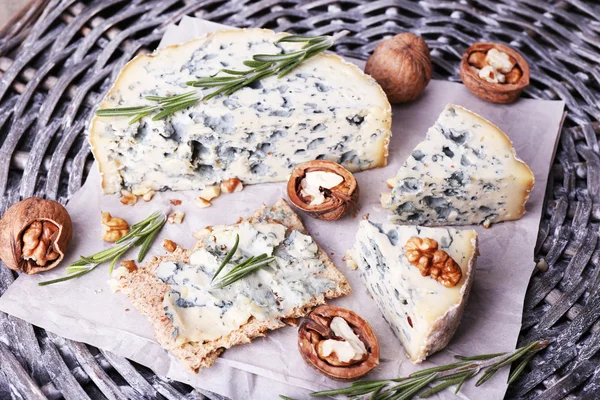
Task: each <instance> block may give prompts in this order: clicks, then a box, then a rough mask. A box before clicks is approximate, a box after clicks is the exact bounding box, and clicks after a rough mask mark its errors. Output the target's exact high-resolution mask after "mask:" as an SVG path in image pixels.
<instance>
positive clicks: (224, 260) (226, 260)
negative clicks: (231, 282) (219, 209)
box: [210, 233, 240, 282]
mask: <svg viewBox="0 0 600 400" xmlns="http://www.w3.org/2000/svg"><path fill="white" fill-rule="evenodd" d="M239 244H240V235H239V234H237V233H236V234H235V243H234V244H233V247H232V248H231V250H229V252H228V253H227V255H226V256H225V258H224V259H223V262H222V263H221V265H219V268H217V271H216V272H215V274H214V275H213V277H212V279H211V280H210V281H211V282H212V281H214V280H215V278H216V277H217V275H219V273H220V272H221V270H222V269H223V268H225V265H227V263H228V262H229V260H231V257H233V255H234V254H235V252H236V251H237V248H238V245H239Z"/></svg>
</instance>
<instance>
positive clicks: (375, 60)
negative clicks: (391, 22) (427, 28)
mask: <svg viewBox="0 0 600 400" xmlns="http://www.w3.org/2000/svg"><path fill="white" fill-rule="evenodd" d="M365 73H367V74H369V75H371V76H372V77H373V78H375V80H376V81H377V83H379V85H380V86H381V88H382V89H383V91H384V92H385V94H386V95H387V97H388V100H389V101H390V103H405V102H408V101H412V100H414V99H416V98H417V97H419V95H420V94H421V93H422V92H423V90H425V88H426V87H427V85H428V84H429V81H431V75H432V67H431V55H430V54H429V48H428V47H427V43H425V41H424V40H423V39H422V38H421V37H419V36H417V35H415V34H412V33H410V32H404V33H400V34H398V35H396V36H394V37H392V38H391V39H386V40H384V41H382V42H381V43H379V44H378V45H377V47H376V48H375V51H374V52H373V54H372V55H371V57H369V59H368V60H367V64H366V66H365Z"/></svg>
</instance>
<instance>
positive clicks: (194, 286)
mask: <svg viewBox="0 0 600 400" xmlns="http://www.w3.org/2000/svg"><path fill="white" fill-rule="evenodd" d="M236 235H239V245H238V247H237V250H236V251H235V253H234V254H233V255H232V257H231V259H230V260H229V262H227V263H226V264H225V267H224V268H223V270H222V272H221V273H220V274H219V276H220V277H221V276H222V275H224V274H226V273H227V272H229V271H231V269H232V268H233V267H234V266H235V265H238V264H240V263H242V262H244V261H245V260H247V259H248V258H249V257H252V256H259V255H261V254H267V255H268V256H273V257H274V260H273V261H272V262H270V263H269V264H268V265H265V266H263V267H261V268H260V269H259V270H257V271H255V272H253V273H252V274H250V275H247V276H246V277H244V278H242V279H239V280H237V281H235V282H233V283H232V284H230V285H227V286H224V287H220V286H219V285H215V284H214V283H212V282H211V281H212V278H213V277H214V276H215V273H216V271H217V270H218V269H219V266H220V265H221V264H222V263H223V262H224V260H225V258H226V255H227V254H228V253H229V252H230V251H231V249H232V248H233V247H234V243H235V239H236ZM197 236H199V237H200V240H199V242H198V244H197V245H196V246H195V247H194V248H192V249H190V250H183V249H181V248H178V249H177V250H176V251H175V252H174V253H173V254H171V255H169V256H166V257H159V258H156V259H155V260H153V261H152V262H150V263H148V264H147V265H145V266H143V267H141V268H138V269H136V270H134V271H129V270H127V269H125V268H124V267H120V268H118V269H116V270H115V272H114V273H113V278H114V279H113V280H112V281H111V286H113V289H115V290H117V291H121V292H122V293H124V294H125V295H126V296H127V298H128V299H129V300H130V301H131V302H132V304H133V305H134V306H135V307H136V308H137V309H138V310H139V311H140V312H141V313H142V314H143V315H145V316H147V317H148V319H149V320H150V322H151V323H152V325H153V327H154V331H155V336H156V339H157V341H158V342H159V343H160V344H161V345H162V346H163V347H164V348H165V349H167V350H169V351H170V352H171V353H172V354H173V355H175V356H176V357H178V358H179V359H181V360H182V362H183V363H184V364H185V365H186V366H187V367H188V368H189V369H191V370H193V371H197V370H198V369H199V368H203V367H210V366H211V365H213V364H214V362H215V361H216V359H217V357H218V356H219V355H220V354H221V353H222V352H223V351H224V350H225V349H228V348H230V347H232V346H235V345H238V344H242V343H249V342H250V341H251V340H252V339H254V338H256V337H259V336H265V335H266V333H267V331H269V330H273V329H278V328H281V327H283V326H285V322H284V321H286V320H287V319H293V318H299V317H303V316H304V315H306V314H307V313H308V312H309V311H310V310H311V309H312V308H313V307H314V306H316V305H319V304H323V303H324V302H325V299H330V298H335V297H339V296H343V295H345V294H348V293H349V292H350V285H349V284H348V281H347V280H346V279H345V278H344V276H343V275H342V273H341V272H340V271H338V270H337V269H336V267H335V265H334V264H333V262H332V261H331V259H329V257H328V256H327V253H325V252H324V251H323V250H322V249H321V248H320V247H319V246H318V245H317V243H316V242H315V241H314V240H313V238H312V237H311V236H310V235H309V234H308V233H307V232H306V230H305V229H304V226H303V225H302V222H301V221H300V218H299V217H298V216H297V215H296V214H295V213H294V212H293V211H292V210H291V208H290V207H289V206H288V204H287V203H286V202H285V201H284V200H281V201H279V202H278V203H276V204H275V205H273V206H272V207H263V208H261V209H260V210H258V211H257V212H256V213H255V214H254V216H253V217H251V218H246V219H240V221H238V222H237V223H236V224H232V225H219V226H213V227H208V228H206V229H205V230H203V231H202V232H201V234H199V235H197ZM215 282H218V279H217V280H216V281H215Z"/></svg>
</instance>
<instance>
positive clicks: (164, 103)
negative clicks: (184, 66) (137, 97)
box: [96, 90, 200, 125]
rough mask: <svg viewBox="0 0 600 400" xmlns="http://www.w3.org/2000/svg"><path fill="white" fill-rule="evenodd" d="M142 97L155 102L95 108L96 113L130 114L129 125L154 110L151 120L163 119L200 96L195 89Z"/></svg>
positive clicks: (127, 115)
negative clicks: (169, 94)
mask: <svg viewBox="0 0 600 400" xmlns="http://www.w3.org/2000/svg"><path fill="white" fill-rule="evenodd" d="M144 98H145V99H146V100H150V101H153V102H155V103H156V104H150V105H145V106H139V107H117V108H103V109H101V110H96V115H97V116H99V117H129V116H131V117H133V118H131V119H130V120H129V125H131V124H134V123H136V122H137V121H139V120H140V119H142V118H144V117H145V116H146V115H149V114H151V113H153V112H156V111H158V113H157V114H156V115H155V116H153V117H152V120H153V121H158V120H159V119H163V118H165V117H167V116H169V115H171V114H173V113H174V112H176V111H179V110H184V109H186V108H188V107H191V106H193V105H194V104H196V103H197V102H198V101H199V100H200V96H199V95H198V93H196V91H195V90H194V91H191V92H187V93H183V94H178V95H175V96H164V97H162V96H144Z"/></svg>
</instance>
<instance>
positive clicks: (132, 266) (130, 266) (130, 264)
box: [119, 260, 137, 272]
mask: <svg viewBox="0 0 600 400" xmlns="http://www.w3.org/2000/svg"><path fill="white" fill-rule="evenodd" d="M119 266H121V267H123V268H127V271H129V272H133V271H135V270H136V269H137V265H136V263H135V261H133V260H123V261H121V262H120V263H119Z"/></svg>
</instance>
